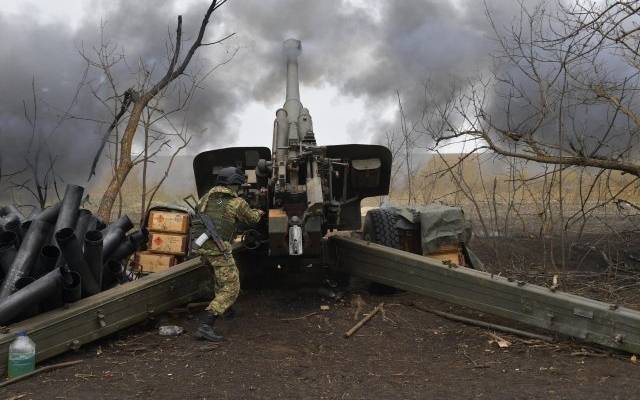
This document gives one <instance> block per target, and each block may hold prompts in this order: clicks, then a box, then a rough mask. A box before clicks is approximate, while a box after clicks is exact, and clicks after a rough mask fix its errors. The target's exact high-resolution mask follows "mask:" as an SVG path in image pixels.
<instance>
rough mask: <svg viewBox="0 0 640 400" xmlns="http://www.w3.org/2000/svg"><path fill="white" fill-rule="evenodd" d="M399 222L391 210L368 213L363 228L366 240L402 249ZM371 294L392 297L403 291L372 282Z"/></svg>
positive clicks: (375, 210) (377, 210) (379, 209)
mask: <svg viewBox="0 0 640 400" xmlns="http://www.w3.org/2000/svg"><path fill="white" fill-rule="evenodd" d="M397 222H398V216H397V215H396V214H395V213H394V212H392V211H390V210H385V209H382V208H378V209H374V210H370V211H368V212H367V215H366V216H365V218H364V226H363V228H362V234H363V238H364V240H366V241H369V242H373V243H376V244H380V245H383V246H387V247H391V248H394V249H397V248H398V247H400V235H399V234H398V228H396V223H397ZM369 292H370V293H372V294H376V295H391V294H396V293H400V292H401V290H399V289H397V288H394V287H392V286H388V285H384V284H382V283H378V282H371V283H370V284H369Z"/></svg>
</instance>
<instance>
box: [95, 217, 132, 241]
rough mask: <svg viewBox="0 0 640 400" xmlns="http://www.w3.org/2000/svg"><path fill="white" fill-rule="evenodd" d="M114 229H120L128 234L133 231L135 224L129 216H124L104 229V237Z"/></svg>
mask: <svg viewBox="0 0 640 400" xmlns="http://www.w3.org/2000/svg"><path fill="white" fill-rule="evenodd" d="M114 228H120V229H122V232H124V233H127V232H129V231H130V230H131V229H133V222H131V220H130V219H129V217H128V216H126V215H123V216H122V217H120V218H118V219H117V220H115V221H113V222H112V223H110V224H109V225H108V226H107V227H106V228H104V229H102V235H103V236H104V235H105V234H106V233H107V232H108V231H110V230H111V229H114Z"/></svg>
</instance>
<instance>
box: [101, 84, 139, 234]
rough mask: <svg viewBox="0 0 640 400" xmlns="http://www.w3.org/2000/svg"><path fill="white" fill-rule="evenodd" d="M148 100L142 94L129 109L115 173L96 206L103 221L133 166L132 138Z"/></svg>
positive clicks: (108, 219) (107, 218) (106, 221)
mask: <svg viewBox="0 0 640 400" xmlns="http://www.w3.org/2000/svg"><path fill="white" fill-rule="evenodd" d="M149 100H150V99H147V98H146V96H143V97H141V98H140V99H139V100H138V101H136V102H135V103H134V105H133V109H132V110H131V115H130V116H129V121H127V128H126V129H125V131H124V134H123V135H122V140H121V141H120V159H119V160H118V166H117V167H116V171H115V174H114V175H113V177H112V178H111V181H110V182H109V185H108V186H107V189H106V190H105V191H104V194H103V195H102V198H101V199H100V206H99V207H98V213H97V216H98V218H100V219H101V220H103V221H104V222H105V223H109V222H110V221H111V210H112V209H113V204H114V203H115V201H116V198H117V197H118V193H120V189H121V188H122V184H123V183H124V181H125V180H126V179H127V176H128V175H129V172H131V169H132V168H133V162H132V161H131V148H132V146H133V138H134V137H135V135H136V131H137V129H138V123H139V122H140V117H141V116H142V111H143V110H144V108H145V107H146V105H147V103H148V102H149Z"/></svg>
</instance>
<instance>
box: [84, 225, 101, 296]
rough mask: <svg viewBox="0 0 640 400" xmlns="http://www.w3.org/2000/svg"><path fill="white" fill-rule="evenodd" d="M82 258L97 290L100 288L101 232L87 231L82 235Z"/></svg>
mask: <svg viewBox="0 0 640 400" xmlns="http://www.w3.org/2000/svg"><path fill="white" fill-rule="evenodd" d="M84 260H85V261H86V263H87V265H88V266H89V270H90V271H91V274H92V275H93V279H94V280H95V282H96V287H97V288H98V290H99V289H100V288H102V269H103V265H102V233H100V231H89V232H87V233H86V235H85V236H84Z"/></svg>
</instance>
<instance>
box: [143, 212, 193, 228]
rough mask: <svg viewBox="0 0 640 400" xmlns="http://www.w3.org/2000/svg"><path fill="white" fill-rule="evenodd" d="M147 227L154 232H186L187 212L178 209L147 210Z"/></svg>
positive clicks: (187, 224)
mask: <svg viewBox="0 0 640 400" xmlns="http://www.w3.org/2000/svg"><path fill="white" fill-rule="evenodd" d="M147 229H149V230H150V231H155V232H164V233H181V234H186V233H187V232H189V214H187V213H183V212H179V211H160V210H152V211H150V212H149V218H148V222H147Z"/></svg>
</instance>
